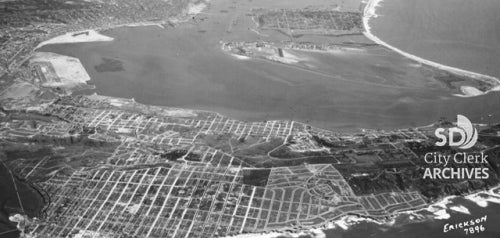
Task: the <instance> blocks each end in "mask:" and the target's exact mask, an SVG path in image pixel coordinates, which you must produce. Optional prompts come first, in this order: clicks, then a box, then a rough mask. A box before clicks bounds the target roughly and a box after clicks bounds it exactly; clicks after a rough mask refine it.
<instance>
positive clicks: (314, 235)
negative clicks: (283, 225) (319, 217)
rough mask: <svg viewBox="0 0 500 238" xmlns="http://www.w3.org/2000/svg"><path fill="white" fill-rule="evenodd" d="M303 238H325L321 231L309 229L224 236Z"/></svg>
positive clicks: (242, 237)
mask: <svg viewBox="0 0 500 238" xmlns="http://www.w3.org/2000/svg"><path fill="white" fill-rule="evenodd" d="M303 236H307V237H311V238H326V234H325V233H324V232H323V231H322V230H321V229H310V230H306V231H300V232H296V233H290V232H281V233H280V232H269V233H248V234H240V235H236V236H226V237H225V238H276V237H286V238H298V237H303Z"/></svg>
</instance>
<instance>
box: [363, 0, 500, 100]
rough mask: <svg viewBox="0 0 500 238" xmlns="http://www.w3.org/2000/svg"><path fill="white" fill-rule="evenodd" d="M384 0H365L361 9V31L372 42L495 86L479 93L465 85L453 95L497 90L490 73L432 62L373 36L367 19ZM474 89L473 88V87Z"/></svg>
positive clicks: (478, 94)
mask: <svg viewBox="0 0 500 238" xmlns="http://www.w3.org/2000/svg"><path fill="white" fill-rule="evenodd" d="M383 1H384V0H368V1H366V2H365V3H366V5H365V8H364V10H363V27H364V28H365V31H364V32H363V34H364V35H365V36H366V37H367V38H368V39H370V40H372V41H373V42H375V43H377V44H379V45H381V46H384V47H386V48H388V49H390V50H392V51H394V52H396V53H398V54H400V55H402V56H404V57H406V58H408V59H411V60H414V61H416V62H418V63H421V64H424V65H427V66H431V67H435V68H438V69H440V70H444V71H447V72H450V73H453V74H457V75H460V76H465V77H470V78H473V79H476V80H479V81H482V82H486V83H490V84H493V85H495V86H493V87H492V88H491V89H490V90H487V91H485V92H481V93H477V92H475V93H471V92H470V91H471V90H470V88H472V86H467V87H468V89H467V90H461V91H462V93H463V94H462V95H457V94H453V95H454V96H459V97H475V96H481V95H485V94H487V93H489V92H492V91H499V87H500V79H498V78H497V77H493V76H490V75H485V74H480V73H476V72H472V71H468V70H464V69H460V68H456V67H452V66H448V65H444V64H440V63H438V62H434V61H431V60H427V59H424V58H421V57H419V56H416V55H413V54H410V53H408V52H405V51H403V50H401V49H399V48H396V47H394V46H392V45H390V44H389V43H387V42H385V41H383V40H382V39H380V38H379V37H377V36H375V35H374V34H373V33H372V32H371V31H370V30H371V27H370V25H369V21H370V19H371V18H376V17H378V15H377V14H376V10H377V7H379V6H380V3H382V2H383ZM474 89H475V88H474ZM476 90H477V91H480V90H478V89H475V90H474V91H476Z"/></svg>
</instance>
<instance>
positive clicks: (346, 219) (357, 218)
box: [225, 184, 500, 238]
mask: <svg viewBox="0 0 500 238" xmlns="http://www.w3.org/2000/svg"><path fill="white" fill-rule="evenodd" d="M495 189H500V184H498V185H496V186H494V187H492V188H490V189H488V190H484V191H476V192H473V193H471V194H468V195H463V196H455V195H451V196H446V197H443V198H440V199H438V200H436V201H435V202H433V203H430V204H428V206H425V207H423V208H419V209H415V210H409V211H402V212H397V213H396V214H393V215H388V216H387V217H388V218H387V219H386V220H385V221H384V220H377V219H375V218H370V217H365V216H361V215H352V214H347V215H345V216H342V217H340V218H338V219H335V220H331V221H328V222H327V223H326V224H323V225H319V226H313V227H310V228H305V229H300V228H298V229H297V230H295V231H285V232H281V233H280V232H279V230H270V231H267V232H257V233H246V234H239V235H233V236H225V238H250V237H252V238H276V237H287V238H295V237H301V236H302V235H306V234H309V235H311V234H313V235H315V236H313V237H312V238H320V237H321V238H323V237H326V234H325V232H324V231H325V230H332V229H342V230H344V231H345V230H348V229H350V228H351V227H352V226H354V225H357V224H360V223H361V222H367V223H373V224H377V225H381V226H389V227H390V226H393V225H395V224H396V219H397V218H398V217H399V216H401V215H403V214H406V215H409V216H412V217H414V218H420V219H422V220H421V221H417V222H425V221H428V220H431V219H435V220H448V219H449V218H450V217H451V214H450V213H449V212H448V211H453V212H456V213H462V214H470V213H469V210H468V208H467V207H465V206H463V205H452V204H451V203H452V200H453V199H456V198H460V197H461V198H464V199H465V200H467V201H470V202H472V203H474V204H475V205H476V206H478V207H481V208H487V207H488V206H489V204H490V203H495V204H500V194H499V193H495V192H494V190H495ZM481 195H487V196H488V198H483V197H481ZM423 211H426V212H429V213H431V214H432V215H427V216H429V217H426V215H424V214H419V212H423ZM414 218H413V219H414ZM409 219H410V220H413V219H412V218H409Z"/></svg>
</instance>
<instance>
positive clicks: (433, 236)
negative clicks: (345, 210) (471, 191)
mask: <svg viewBox="0 0 500 238" xmlns="http://www.w3.org/2000/svg"><path fill="white" fill-rule="evenodd" d="M452 206H463V207H465V208H467V210H468V212H469V213H470V214H466V213H462V212H457V211H453V210H450V209H449V207H452ZM447 207H448V209H447V210H446V211H447V213H448V214H449V215H450V218H448V219H434V218H433V215H428V216H427V215H425V218H421V219H422V220H414V218H413V219H410V217H409V215H402V216H400V217H398V218H397V219H396V222H395V223H394V224H392V225H378V224H375V223H370V222H361V223H359V224H356V225H353V226H351V227H350V228H349V229H347V230H343V229H341V228H337V229H330V230H326V231H325V234H326V238H368V237H372V238H401V237H404V238H422V237H426V238H441V237H445V238H459V237H478V238H495V237H500V226H498V224H500V213H499V212H498V211H499V210H500V204H497V203H489V205H488V206H487V207H480V206H478V205H477V204H476V203H474V202H471V201H469V200H466V199H464V198H455V199H452V200H451V203H450V204H448V205H447ZM421 213H422V212H421ZM483 216H487V218H486V222H484V223H481V224H482V225H483V227H484V228H485V230H484V231H483V232H479V233H475V234H468V235H467V234H466V233H465V231H464V230H463V229H456V230H452V231H448V232H444V226H445V225H446V224H450V225H451V224H457V223H460V222H466V221H470V220H471V219H474V220H475V219H477V218H481V217H483Z"/></svg>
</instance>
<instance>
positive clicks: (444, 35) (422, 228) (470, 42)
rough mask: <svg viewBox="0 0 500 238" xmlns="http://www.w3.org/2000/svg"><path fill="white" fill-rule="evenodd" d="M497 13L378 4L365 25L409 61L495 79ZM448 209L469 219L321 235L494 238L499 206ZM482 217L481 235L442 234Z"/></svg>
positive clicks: (469, 5) (473, 6)
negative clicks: (405, 54) (412, 57)
mask: <svg viewBox="0 0 500 238" xmlns="http://www.w3.org/2000/svg"><path fill="white" fill-rule="evenodd" d="M499 12H500V1H497V0H481V1H474V0H418V1H411V0H384V1H383V2H382V3H380V7H378V8H377V11H376V13H377V15H378V17H377V18H373V19H371V20H370V26H371V31H372V33H373V34H375V35H376V36H377V37H379V38H380V39H382V40H383V41H385V42H387V43H389V44H390V45H393V46H395V47H396V48H399V49H401V50H403V51H406V52H408V53H411V54H413V55H416V56H419V57H421V58H425V59H429V60H432V61H435V62H438V63H441V64H445V65H449V66H453V67H458V68H462V69H466V70H470V71H473V72H478V73H482V74H487V75H491V76H494V77H500V67H499V66H500V14H498V13H499ZM478 106H481V104H478ZM496 111H497V110H491V111H490V113H491V114H494V113H497V112H496ZM450 205H451V206H453V205H455V206H457V205H460V206H464V207H466V208H467V209H468V210H469V212H470V214H464V213H460V212H456V211H451V210H448V213H449V214H450V218H449V219H444V220H437V219H432V218H431V217H429V218H428V219H424V220H422V221H415V220H410V219H409V217H408V216H401V217H399V218H398V219H397V220H396V222H395V223H394V224H393V225H391V226H389V225H377V224H374V223H369V222H361V223H359V224H357V225H354V226H352V227H351V228H350V229H348V230H342V229H340V228H337V229H330V230H326V231H325V233H326V237H327V238H365V237H373V238H399V237H405V238H407V237H408V238H413V237H414V238H421V237H427V238H438V237H439V238H440V237H450V238H452V237H453V238H455V237H481V238H492V237H500V226H498V224H500V212H499V211H500V204H495V203H490V204H489V206H488V207H480V206H478V205H477V204H475V203H473V202H471V201H469V200H466V199H463V198H456V199H453V200H452V203H451V204H450ZM485 215H486V216H487V217H488V218H487V222H486V223H484V227H485V228H486V230H485V231H484V232H481V233H476V234H469V235H466V234H465V232H464V231H463V230H462V229H459V230H454V231H450V232H446V233H445V232H443V228H444V225H445V224H447V223H448V224H455V223H458V222H463V221H468V220H470V219H475V218H478V217H482V216H485Z"/></svg>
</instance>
